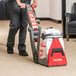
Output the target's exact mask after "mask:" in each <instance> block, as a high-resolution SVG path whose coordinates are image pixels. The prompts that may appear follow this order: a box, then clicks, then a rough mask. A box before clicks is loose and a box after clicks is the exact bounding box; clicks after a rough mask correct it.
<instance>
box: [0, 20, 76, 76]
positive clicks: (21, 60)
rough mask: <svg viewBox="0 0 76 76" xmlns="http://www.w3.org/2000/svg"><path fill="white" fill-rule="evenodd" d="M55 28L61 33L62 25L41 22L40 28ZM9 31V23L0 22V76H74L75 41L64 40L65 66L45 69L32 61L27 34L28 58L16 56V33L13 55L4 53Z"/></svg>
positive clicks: (75, 73) (75, 68) (75, 61)
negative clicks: (66, 63)
mask: <svg viewBox="0 0 76 76" xmlns="http://www.w3.org/2000/svg"><path fill="white" fill-rule="evenodd" d="M51 26H53V27H55V28H57V29H59V30H60V31H62V24H57V23H54V22H51V21H41V27H42V28H46V27H51ZM8 31H9V21H0V76H75V75H76V39H70V41H69V42H67V41H66V39H64V43H65V53H66V57H67V62H68V65H67V66H57V67H45V66H42V65H39V64H35V63H34V62H33V59H32V51H31V47H30V40H29V33H27V40H26V45H27V52H28V53H29V56H28V57H22V56H19V55H18V50H17V44H18V33H17V35H16V39H15V42H16V43H15V47H14V54H12V55H9V54H7V52H6V43H7V37H8Z"/></svg>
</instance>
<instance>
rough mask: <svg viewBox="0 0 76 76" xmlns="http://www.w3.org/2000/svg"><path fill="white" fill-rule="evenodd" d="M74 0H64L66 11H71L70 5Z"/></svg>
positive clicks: (75, 0)
mask: <svg viewBox="0 0 76 76" xmlns="http://www.w3.org/2000/svg"><path fill="white" fill-rule="evenodd" d="M74 2H76V0H66V12H68V13H70V12H71V7H72V5H73V3H74Z"/></svg>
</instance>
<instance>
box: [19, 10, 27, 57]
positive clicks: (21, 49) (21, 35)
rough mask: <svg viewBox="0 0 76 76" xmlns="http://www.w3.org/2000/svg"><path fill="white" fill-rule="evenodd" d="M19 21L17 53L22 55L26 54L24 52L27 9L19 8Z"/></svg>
mask: <svg viewBox="0 0 76 76" xmlns="http://www.w3.org/2000/svg"><path fill="white" fill-rule="evenodd" d="M20 19H21V23H20V31H19V45H18V49H19V55H22V56H28V54H27V52H26V45H25V41H26V33H27V25H28V19H27V10H26V9H21V18H20Z"/></svg>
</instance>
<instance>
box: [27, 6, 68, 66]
mask: <svg viewBox="0 0 76 76" xmlns="http://www.w3.org/2000/svg"><path fill="white" fill-rule="evenodd" d="M27 13H28V19H29V33H30V42H31V47H32V53H33V60H34V62H35V63H38V64H42V65H45V66H57V65H67V60H66V56H65V51H64V41H63V36H62V33H61V32H60V31H59V30H57V29H55V28H53V27H49V28H46V29H41V27H40V26H38V23H39V22H37V20H36V18H35V15H34V10H33V8H32V7H31V6H30V5H27Z"/></svg>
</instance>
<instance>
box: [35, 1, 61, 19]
mask: <svg viewBox="0 0 76 76" xmlns="http://www.w3.org/2000/svg"><path fill="white" fill-rule="evenodd" d="M37 1H38V7H37V8H36V14H37V17H40V18H52V19H56V20H62V5H61V4H62V2H61V1H62V0H37Z"/></svg>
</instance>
